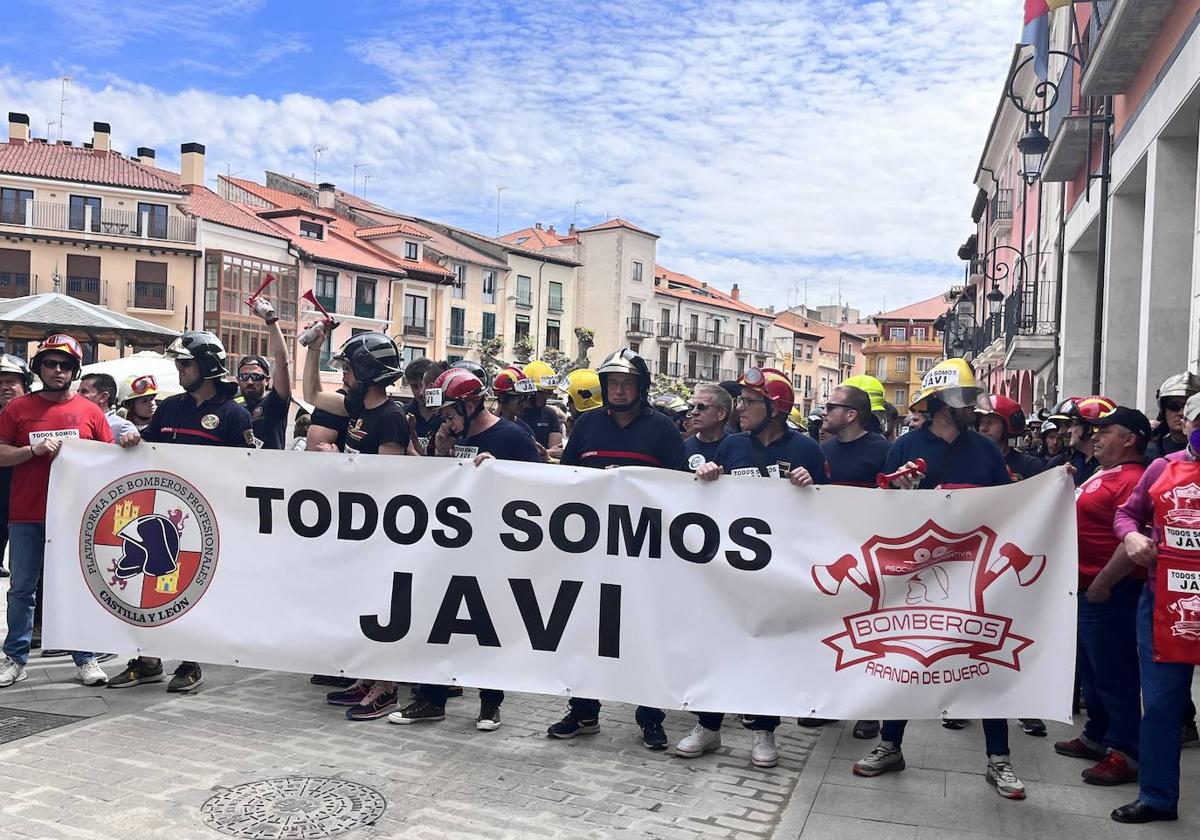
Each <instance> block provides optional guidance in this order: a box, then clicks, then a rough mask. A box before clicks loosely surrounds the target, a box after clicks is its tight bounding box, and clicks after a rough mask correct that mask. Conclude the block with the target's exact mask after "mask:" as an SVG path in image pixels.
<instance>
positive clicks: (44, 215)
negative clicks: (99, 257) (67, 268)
mask: <svg viewBox="0 0 1200 840" xmlns="http://www.w3.org/2000/svg"><path fill="white" fill-rule="evenodd" d="M0 225H11V226H15V227H22V228H28V229H32V230H50V231H62V232H64V233H71V232H76V233H79V234H82V235H83V236H84V237H85V238H89V239H90V238H92V237H94V236H95V235H97V234H98V235H99V236H101V237H104V238H109V237H113V238H118V239H126V240H127V239H157V240H164V241H166V242H181V243H188V244H195V242H196V220H195V219H193V218H191V217H190V216H172V215H167V216H162V215H159V214H154V213H138V212H136V211H133V210H114V209H108V208H104V209H102V210H101V211H100V214H99V217H97V216H96V214H94V213H93V212H92V208H91V207H90V206H89V207H86V208H84V211H83V212H79V210H78V209H77V210H76V211H75V212H71V207H70V205H69V204H67V203H65V202H62V201H6V202H4V204H3V206H2V207H0Z"/></svg>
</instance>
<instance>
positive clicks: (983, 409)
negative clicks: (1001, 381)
mask: <svg viewBox="0 0 1200 840" xmlns="http://www.w3.org/2000/svg"><path fill="white" fill-rule="evenodd" d="M958 390H963V389H961V388H960V389H958ZM959 407H960V406H955V408H959ZM975 410H976V411H977V412H979V413H980V414H991V413H993V412H994V411H995V410H996V407H995V406H994V405H992V395H991V394H989V393H986V392H984V391H980V392H979V396H978V397H976V398H975Z"/></svg>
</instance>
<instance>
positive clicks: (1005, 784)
mask: <svg viewBox="0 0 1200 840" xmlns="http://www.w3.org/2000/svg"><path fill="white" fill-rule="evenodd" d="M987 783H988V784H989V785H992V786H994V787H995V788H996V793H998V794H1000V795H1001V796H1003V797H1004V798H1005V799H1024V798H1025V785H1024V784H1023V783H1022V782H1021V780H1020V779H1018V778H1017V774H1016V773H1014V772H1013V768H1012V762H1010V761H1009V760H1008V756H1006V755H997V756H992V755H989V756H988V767H987Z"/></svg>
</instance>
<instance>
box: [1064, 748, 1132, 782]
mask: <svg viewBox="0 0 1200 840" xmlns="http://www.w3.org/2000/svg"><path fill="white" fill-rule="evenodd" d="M1079 775H1080V776H1082V777H1083V780H1084V781H1085V782H1087V783H1088V784H1089V785H1100V786H1102V787H1112V786H1113V785H1125V784H1129V783H1130V782H1136V781H1137V778H1138V771H1137V770H1135V769H1134V768H1133V767H1131V766H1130V765H1129V759H1127V758H1125V756H1124V755H1122V754H1121V753H1119V752H1117V751H1116V750H1113V751H1111V752H1109V753H1108V755H1106V756H1104V758H1103V759H1101V761H1100V763H1099V764H1097V765H1095V766H1094V767H1089V768H1088V769H1086V770H1084V771H1083V772H1082V773H1080V774H1079Z"/></svg>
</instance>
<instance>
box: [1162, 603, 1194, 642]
mask: <svg viewBox="0 0 1200 840" xmlns="http://www.w3.org/2000/svg"><path fill="white" fill-rule="evenodd" d="M1168 609H1170V610H1171V612H1173V613H1175V615H1176V620H1175V621H1174V622H1172V623H1171V635H1172V636H1176V637H1179V638H1183V639H1187V640H1188V641H1189V642H1200V595H1193V596H1192V597H1190V598H1181V599H1179V600H1178V601H1176V602H1175V603H1173V604H1170V605H1169V606H1168Z"/></svg>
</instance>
